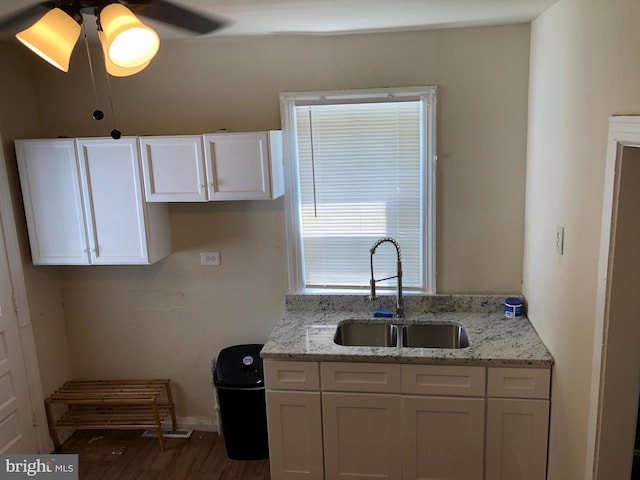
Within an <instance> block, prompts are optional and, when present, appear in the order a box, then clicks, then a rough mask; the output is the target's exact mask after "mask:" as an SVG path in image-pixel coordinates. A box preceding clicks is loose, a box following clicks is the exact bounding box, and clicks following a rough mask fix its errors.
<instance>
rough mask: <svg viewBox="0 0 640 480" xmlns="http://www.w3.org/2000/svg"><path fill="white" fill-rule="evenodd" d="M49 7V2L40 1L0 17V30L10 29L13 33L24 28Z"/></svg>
mask: <svg viewBox="0 0 640 480" xmlns="http://www.w3.org/2000/svg"><path fill="white" fill-rule="evenodd" d="M51 8H52V7H51V2H42V3H37V4H35V5H31V6H30V7H26V8H24V9H22V10H18V11H17V12H14V13H11V14H9V15H7V16H5V17H4V18H0V31H2V30H9V29H11V30H12V32H11V33H14V32H15V31H18V30H21V29H23V28H26V27H28V26H29V25H31V24H32V23H33V22H34V21H35V20H36V19H37V18H39V17H41V16H42V15H44V14H45V13H47V12H48V11H49V10H50V9H51Z"/></svg>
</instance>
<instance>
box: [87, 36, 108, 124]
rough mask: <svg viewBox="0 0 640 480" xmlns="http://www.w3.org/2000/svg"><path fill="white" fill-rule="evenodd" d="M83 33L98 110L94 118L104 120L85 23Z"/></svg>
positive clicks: (94, 112) (94, 98)
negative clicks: (99, 104)
mask: <svg viewBox="0 0 640 480" xmlns="http://www.w3.org/2000/svg"><path fill="white" fill-rule="evenodd" d="M82 33H83V34H84V45H85V47H86V48H87V60H88V61H89V73H90V74H91V85H92V86H93V100H94V102H95V106H96V109H95V110H94V111H93V114H92V117H93V119H94V120H102V119H103V118H104V112H103V111H102V110H100V109H99V108H98V91H97V89H96V79H95V77H94V75H93V62H92V61H91V51H90V49H89V38H88V37H87V29H86V27H85V24H84V23H82Z"/></svg>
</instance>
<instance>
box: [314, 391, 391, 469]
mask: <svg viewBox="0 0 640 480" xmlns="http://www.w3.org/2000/svg"><path fill="white" fill-rule="evenodd" d="M400 404H401V402H400V395H385V394H364V393H357V394H347V393H323V394H322V416H323V431H324V456H325V458H324V460H325V474H326V477H325V478H326V479H331V480H346V479H358V480H369V479H376V480H380V479H393V480H400V479H401V478H402V465H401V461H402V452H401V449H402V431H401V429H402V420H401V419H402V416H401V415H402V414H401V407H400Z"/></svg>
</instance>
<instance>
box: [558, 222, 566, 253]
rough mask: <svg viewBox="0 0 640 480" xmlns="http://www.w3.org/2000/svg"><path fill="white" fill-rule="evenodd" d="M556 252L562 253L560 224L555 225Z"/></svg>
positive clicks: (562, 233)
mask: <svg viewBox="0 0 640 480" xmlns="http://www.w3.org/2000/svg"><path fill="white" fill-rule="evenodd" d="M556 252H558V254H560V255H563V254H564V227H563V226H562V225H558V226H557V227H556Z"/></svg>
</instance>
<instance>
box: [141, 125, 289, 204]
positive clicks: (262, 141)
mask: <svg viewBox="0 0 640 480" xmlns="http://www.w3.org/2000/svg"><path fill="white" fill-rule="evenodd" d="M140 148H141V152H142V160H143V171H144V185H145V193H146V199H147V201H148V202H166V201H168V202H204V201H208V200H213V201H215V200H266V199H273V198H278V197H279V196H281V195H283V194H284V167H283V157H282V132H280V131H279V130H278V131H269V132H255V133H213V134H206V135H188V136H160V137H140Z"/></svg>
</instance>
